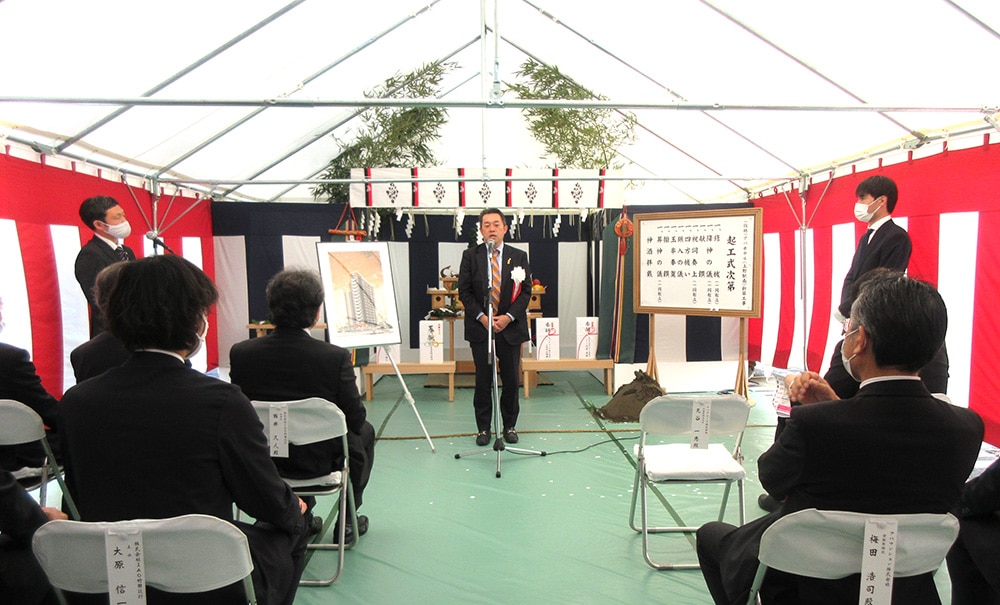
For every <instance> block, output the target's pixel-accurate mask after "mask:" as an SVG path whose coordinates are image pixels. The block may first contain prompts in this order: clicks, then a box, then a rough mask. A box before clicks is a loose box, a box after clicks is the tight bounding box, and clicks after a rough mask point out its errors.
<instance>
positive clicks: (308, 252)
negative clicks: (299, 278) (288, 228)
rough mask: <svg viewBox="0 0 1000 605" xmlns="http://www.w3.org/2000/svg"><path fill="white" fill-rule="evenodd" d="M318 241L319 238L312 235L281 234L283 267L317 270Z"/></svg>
mask: <svg viewBox="0 0 1000 605" xmlns="http://www.w3.org/2000/svg"><path fill="white" fill-rule="evenodd" d="M319 241H320V238H318V237H314V236H310V237H304V236H298V235H284V236H282V237H281V250H282V261H283V262H284V265H285V267H286V268H292V267H295V268H301V269H309V270H310V271H319V260H318V259H317V257H316V244H317V243H318V242H319Z"/></svg>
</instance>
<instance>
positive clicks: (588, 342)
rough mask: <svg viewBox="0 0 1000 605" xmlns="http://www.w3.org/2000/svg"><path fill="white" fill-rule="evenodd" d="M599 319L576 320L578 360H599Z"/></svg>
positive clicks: (579, 318) (583, 318)
mask: <svg viewBox="0 0 1000 605" xmlns="http://www.w3.org/2000/svg"><path fill="white" fill-rule="evenodd" d="M599 322H600V320H599V319H598V318H597V317H577V318H576V358H577V359H597V325H598V323H599Z"/></svg>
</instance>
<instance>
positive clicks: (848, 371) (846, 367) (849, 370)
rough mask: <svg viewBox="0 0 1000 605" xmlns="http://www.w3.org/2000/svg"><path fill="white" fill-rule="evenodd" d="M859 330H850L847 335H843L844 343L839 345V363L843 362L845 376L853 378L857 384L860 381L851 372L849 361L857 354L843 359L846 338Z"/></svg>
mask: <svg viewBox="0 0 1000 605" xmlns="http://www.w3.org/2000/svg"><path fill="white" fill-rule="evenodd" d="M859 329H860V328H855V329H853V330H851V331H850V332H848V333H847V334H844V342H843V343H841V345H840V359H841V361H843V362H844V369H845V370H847V374H848V375H849V376H850V377H851V378H853V379H854V380H856V381H858V382H861V379H860V378H858V377H857V376H855V375H854V372H852V371H851V360H852V359H854V358H855V357H857V356H858V354H857V353H855V354H854V355H851V356H850V357H844V346H845V345H846V344H847V337H848V336H850V335H851V334H854V333H855V332H857V331H858V330H859Z"/></svg>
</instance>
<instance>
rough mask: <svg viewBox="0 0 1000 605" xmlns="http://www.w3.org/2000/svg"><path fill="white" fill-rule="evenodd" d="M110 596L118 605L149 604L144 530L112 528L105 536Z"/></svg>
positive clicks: (112, 601)
mask: <svg viewBox="0 0 1000 605" xmlns="http://www.w3.org/2000/svg"><path fill="white" fill-rule="evenodd" d="M104 551H105V561H106V563H107V568H108V594H109V595H110V597H111V599H110V602H111V603H114V604H115V605H146V564H145V561H144V560H143V547H142V531H140V530H139V529H133V530H129V531H121V530H114V529H109V530H108V532H107V533H106V534H104Z"/></svg>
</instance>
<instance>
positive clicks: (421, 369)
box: [361, 361, 455, 401]
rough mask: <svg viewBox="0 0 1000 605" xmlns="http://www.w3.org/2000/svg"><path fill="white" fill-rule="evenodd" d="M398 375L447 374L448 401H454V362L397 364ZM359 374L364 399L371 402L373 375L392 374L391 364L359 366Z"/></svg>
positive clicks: (373, 384) (373, 388) (393, 371)
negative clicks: (361, 379) (362, 380)
mask: <svg viewBox="0 0 1000 605" xmlns="http://www.w3.org/2000/svg"><path fill="white" fill-rule="evenodd" d="M396 366H397V367H398V368H399V373H400V374H447V375H448V401H455V362H454V361H446V362H444V363H402V362H400V363H397V364H396ZM361 373H362V374H364V377H365V399H366V400H368V401H371V400H372V395H373V391H374V390H375V376H374V375H375V374H394V373H395V370H394V369H393V368H392V364H388V363H370V364H368V365H366V366H361Z"/></svg>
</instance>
